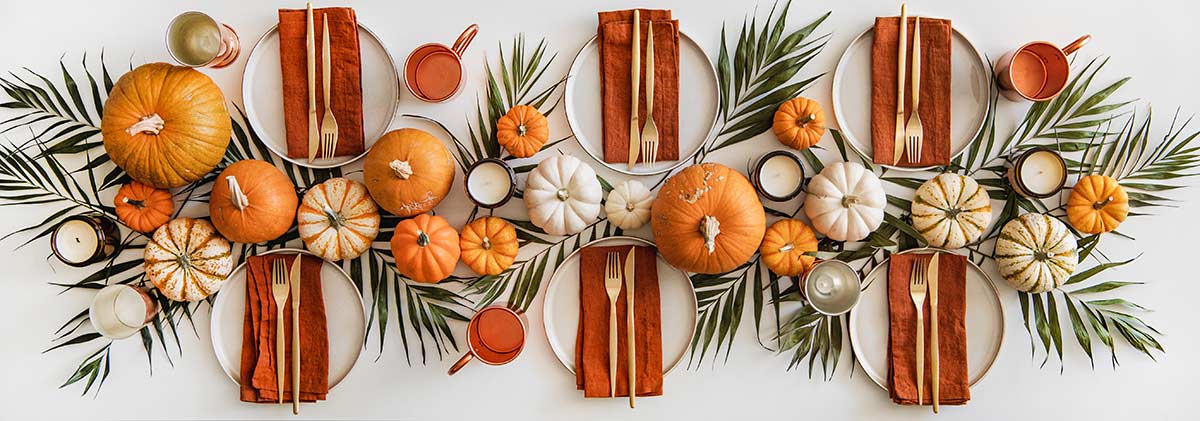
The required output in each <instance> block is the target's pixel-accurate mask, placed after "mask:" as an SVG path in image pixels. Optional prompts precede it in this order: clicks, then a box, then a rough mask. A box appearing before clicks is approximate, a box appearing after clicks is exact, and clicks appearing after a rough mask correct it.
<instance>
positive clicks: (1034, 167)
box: [1008, 146, 1067, 199]
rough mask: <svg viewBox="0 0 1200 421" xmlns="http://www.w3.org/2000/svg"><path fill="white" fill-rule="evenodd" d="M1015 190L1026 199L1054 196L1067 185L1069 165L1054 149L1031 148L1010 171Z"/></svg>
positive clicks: (1014, 162) (1010, 179) (1010, 181)
mask: <svg viewBox="0 0 1200 421" xmlns="http://www.w3.org/2000/svg"><path fill="white" fill-rule="evenodd" d="M1008 181H1009V183H1010V184H1011V185H1012V187H1013V190H1014V191H1016V192H1017V194H1020V195H1022V196H1025V197H1030V198H1034V199H1045V198H1047V197H1050V196H1054V195H1055V194H1057V193H1058V192H1059V191H1060V190H1062V187H1063V186H1064V185H1066V183H1067V163H1066V161H1064V160H1063V158H1062V155H1059V154H1058V152H1055V151H1054V150H1053V149H1050V148H1047V147H1043V146H1037V147H1033V148H1030V149H1029V150H1027V151H1025V152H1024V153H1022V154H1021V155H1019V156H1017V160H1016V161H1013V165H1012V167H1011V168H1009V170H1008Z"/></svg>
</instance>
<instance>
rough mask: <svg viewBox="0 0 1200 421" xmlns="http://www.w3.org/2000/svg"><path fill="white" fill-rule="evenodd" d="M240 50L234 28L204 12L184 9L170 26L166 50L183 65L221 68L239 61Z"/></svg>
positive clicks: (168, 26)
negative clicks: (185, 10)
mask: <svg viewBox="0 0 1200 421" xmlns="http://www.w3.org/2000/svg"><path fill="white" fill-rule="evenodd" d="M240 51H241V42H239V41H238V36H237V32H236V31H234V30H233V27H231V26H229V25H227V24H224V23H220V22H217V20H216V19H213V18H212V16H209V15H207V14H205V13H203V12H197V11H190V12H183V13H181V14H179V16H176V17H175V19H172V20H171V23H170V24H169V25H167V52H169V53H170V54H171V58H173V59H175V61H176V62H178V63H179V64H182V65H184V66H188V67H212V68H214V69H219V68H222V67H225V66H228V65H230V64H231V63H233V61H234V60H237V56H238V53H239V52H240Z"/></svg>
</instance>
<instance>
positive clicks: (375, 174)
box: [363, 129, 454, 218]
mask: <svg viewBox="0 0 1200 421" xmlns="http://www.w3.org/2000/svg"><path fill="white" fill-rule="evenodd" d="M401 163H403V165H407V166H408V167H409V168H410V169H411V174H409V175H407V178H404V177H405V176H404V175H402V174H398V173H397V170H396V168H394V166H395V165H398V164H401ZM363 180H364V181H365V182H366V184H367V190H369V191H370V192H371V197H372V198H373V199H375V202H376V203H378V204H379V207H381V208H383V209H385V210H387V211H388V212H391V213H392V214H393V215H396V216H399V217H402V218H407V217H410V216H413V215H417V214H422V213H425V212H429V210H430V209H433V207H434V206H437V204H438V203H440V202H441V201H442V199H444V198H445V197H446V193H449V192H450V187H451V185H452V184H454V158H453V157H451V156H450V151H449V150H447V149H446V146H445V145H442V142H441V141H440V140H438V139H437V138H436V137H433V135H431V134H429V133H427V132H424V131H422V130H417V129H399V130H392V131H390V132H387V134H384V135H383V137H381V138H380V139H379V141H378V142H375V145H374V146H372V147H371V152H368V153H367V158H366V160H365V161H364V162H363Z"/></svg>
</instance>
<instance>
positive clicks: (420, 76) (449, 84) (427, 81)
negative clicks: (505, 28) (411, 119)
mask: <svg viewBox="0 0 1200 421" xmlns="http://www.w3.org/2000/svg"><path fill="white" fill-rule="evenodd" d="M477 33H479V26H478V25H475V24H471V26H468V27H467V29H466V30H465V31H463V33H462V35H459V36H458V39H457V40H455V41H454V46H452V47H447V46H446V45H444V44H437V43H429V44H425V45H422V46H420V47H417V49H415V50H413V52H412V53H411V54H409V55H408V59H407V60H405V62H404V84H405V85H406V86H408V92H411V93H412V94H413V96H415V97H417V99H420V100H422V101H425V102H442V101H445V100H448V99H450V98H452V97H454V94H456V93H458V91H459V90H460V88H462V80H463V64H462V56H463V53H464V52H466V50H467V46H469V45H471V40H472V39H475V34H477Z"/></svg>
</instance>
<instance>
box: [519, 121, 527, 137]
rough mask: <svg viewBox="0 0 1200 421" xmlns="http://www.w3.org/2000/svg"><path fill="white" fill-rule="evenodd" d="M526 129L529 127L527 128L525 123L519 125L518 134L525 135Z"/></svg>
mask: <svg viewBox="0 0 1200 421" xmlns="http://www.w3.org/2000/svg"><path fill="white" fill-rule="evenodd" d="M526 131H528V129H527V128H525V125H524V124H522V125H520V126H517V136H525V132H526Z"/></svg>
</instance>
